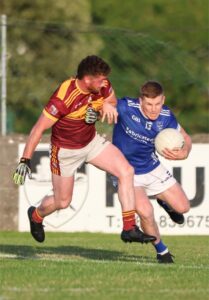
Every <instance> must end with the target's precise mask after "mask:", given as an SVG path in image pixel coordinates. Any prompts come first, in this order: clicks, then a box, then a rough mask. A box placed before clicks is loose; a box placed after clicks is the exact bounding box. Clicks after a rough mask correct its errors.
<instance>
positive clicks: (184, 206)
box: [178, 201, 190, 214]
mask: <svg viewBox="0 0 209 300" xmlns="http://www.w3.org/2000/svg"><path fill="white" fill-rule="evenodd" d="M189 209H190V203H189V201H185V202H184V203H181V205H179V207H178V213H180V214H185V213H187V212H188V211H189Z"/></svg>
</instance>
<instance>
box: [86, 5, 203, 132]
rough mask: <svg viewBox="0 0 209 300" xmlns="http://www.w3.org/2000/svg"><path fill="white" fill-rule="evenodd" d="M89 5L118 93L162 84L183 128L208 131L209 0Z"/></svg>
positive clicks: (123, 93)
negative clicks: (151, 82)
mask: <svg viewBox="0 0 209 300" xmlns="http://www.w3.org/2000/svg"><path fill="white" fill-rule="evenodd" d="M91 3H92V11H93V22H94V24H96V25H97V26H100V32H101V31H102V30H101V28H103V34H102V38H103V41H104V43H105V45H106V46H105V47H104V48H103V49H102V55H103V56H104V57H107V59H108V60H109V62H110V64H111V65H112V69H113V73H112V81H113V84H114V86H115V87H116V92H117V95H118V96H124V95H130V96H136V95H137V94H138V88H139V86H140V85H141V84H142V83H143V82H144V81H146V80H148V79H155V80H158V81H161V82H162V83H163V85H164V87H165V90H166V95H167V104H169V105H171V106H172V108H173V109H174V111H175V113H176V115H177V116H178V119H179V120H180V122H181V123H182V125H183V127H185V128H186V129H187V130H188V131H189V132H190V133H195V132H208V131H209V109H208V79H209V77H208V32H209V23H208V18H209V2H208V0H201V1H195V0H193V1H190V0H182V1H165V0H140V1H138V0H131V1H125V2H123V5H120V4H119V1H111V0H106V1H96V0H91ZM113 28H115V30H113Z"/></svg>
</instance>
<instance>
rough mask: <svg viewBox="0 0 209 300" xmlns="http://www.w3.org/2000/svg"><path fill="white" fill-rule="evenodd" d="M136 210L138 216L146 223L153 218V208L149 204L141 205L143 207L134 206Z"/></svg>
mask: <svg viewBox="0 0 209 300" xmlns="http://www.w3.org/2000/svg"><path fill="white" fill-rule="evenodd" d="M136 212H137V214H138V215H139V217H140V218H141V219H142V220H143V221H144V222H146V223H150V222H152V220H153V219H154V209H153V207H152V206H151V205H150V206H147V207H143V209H142V208H141V207H140V208H139V207H136Z"/></svg>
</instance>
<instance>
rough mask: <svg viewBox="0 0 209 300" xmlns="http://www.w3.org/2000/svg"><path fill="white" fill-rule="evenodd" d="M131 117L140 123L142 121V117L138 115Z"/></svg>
mask: <svg viewBox="0 0 209 300" xmlns="http://www.w3.org/2000/svg"><path fill="white" fill-rule="evenodd" d="M131 119H132V120H134V121H136V122H139V123H140V122H141V120H140V118H139V117H137V116H136V115H132V116H131Z"/></svg>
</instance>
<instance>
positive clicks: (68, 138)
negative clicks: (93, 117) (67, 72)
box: [43, 78, 113, 149]
mask: <svg viewBox="0 0 209 300" xmlns="http://www.w3.org/2000/svg"><path fill="white" fill-rule="evenodd" d="M112 93H113V90H112V86H111V83H110V82H109V80H105V81H104V86H103V87H102V88H101V90H100V92H99V93H87V92H84V91H82V90H81V89H80V88H79V87H78V84H77V79H76V78H70V79H68V80H66V81H64V82H63V83H62V84H61V85H60V86H59V87H58V88H57V90H56V91H55V92H54V94H53V95H52V96H51V98H50V99H49V102H48V103H47V105H46V106H45V108H44V110H43V113H44V114H45V116H46V117H47V118H49V119H52V120H54V121H55V122H56V123H55V124H54V125H53V126H52V137H51V141H52V144H54V145H56V146H58V147H62V148H67V149H79V148H82V147H85V146H86V145H87V144H88V143H89V142H90V141H91V140H92V139H93V138H94V136H95V133H96V129H95V125H94V124H86V123H85V114H86V110H87V108H88V107H89V106H91V107H93V108H94V109H95V110H97V111H98V110H100V109H101V108H102V105H103V101H104V99H105V98H107V97H109V96H110V95H111V94H112Z"/></svg>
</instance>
